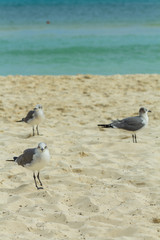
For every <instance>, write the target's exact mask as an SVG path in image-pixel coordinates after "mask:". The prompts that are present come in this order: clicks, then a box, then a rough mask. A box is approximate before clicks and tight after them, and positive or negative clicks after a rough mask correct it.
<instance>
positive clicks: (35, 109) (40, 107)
mask: <svg viewBox="0 0 160 240" xmlns="http://www.w3.org/2000/svg"><path fill="white" fill-rule="evenodd" d="M39 110H42V105H41V104H37V105H36V106H35V108H34V111H39Z"/></svg>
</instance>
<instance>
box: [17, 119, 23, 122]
mask: <svg viewBox="0 0 160 240" xmlns="http://www.w3.org/2000/svg"><path fill="white" fill-rule="evenodd" d="M16 122H24V118H22V119H21V120H18V121H16Z"/></svg>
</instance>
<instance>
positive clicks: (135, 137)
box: [134, 134, 137, 143]
mask: <svg viewBox="0 0 160 240" xmlns="http://www.w3.org/2000/svg"><path fill="white" fill-rule="evenodd" d="M134 139H135V143H137V136H136V134H135V135H134Z"/></svg>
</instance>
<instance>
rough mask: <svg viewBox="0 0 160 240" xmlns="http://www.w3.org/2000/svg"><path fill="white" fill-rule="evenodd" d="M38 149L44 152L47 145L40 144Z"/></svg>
mask: <svg viewBox="0 0 160 240" xmlns="http://www.w3.org/2000/svg"><path fill="white" fill-rule="evenodd" d="M38 149H39V151H41V152H44V151H45V150H46V149H47V145H46V144H45V143H43V142H41V143H39V144H38Z"/></svg>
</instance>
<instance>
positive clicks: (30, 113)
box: [23, 111, 35, 122]
mask: <svg viewBox="0 0 160 240" xmlns="http://www.w3.org/2000/svg"><path fill="white" fill-rule="evenodd" d="M34 114H35V112H34V111H29V112H28V114H27V116H26V117H25V118H23V121H24V122H28V121H29V120H30V119H32V118H33V117H34Z"/></svg>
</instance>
